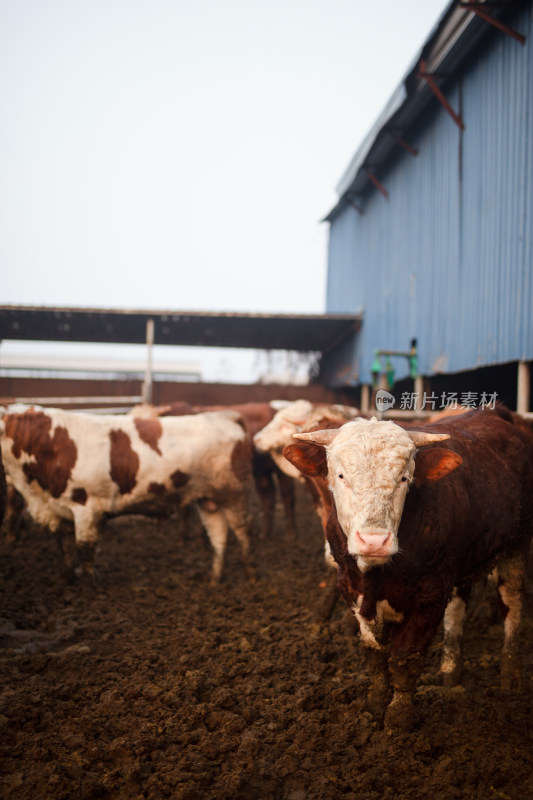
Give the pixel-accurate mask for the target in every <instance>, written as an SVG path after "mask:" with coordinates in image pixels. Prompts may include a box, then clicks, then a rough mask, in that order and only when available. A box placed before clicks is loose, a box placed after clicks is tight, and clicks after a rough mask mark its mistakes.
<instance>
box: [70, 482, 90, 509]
mask: <svg viewBox="0 0 533 800" xmlns="http://www.w3.org/2000/svg"><path fill="white" fill-rule="evenodd" d="M70 497H71V499H72V502H73V503H79V504H80V506H84V505H85V503H86V502H87V492H86V491H85V489H83V488H82V487H81V486H80V487H78V488H77V489H73V490H72V494H71V495H70Z"/></svg>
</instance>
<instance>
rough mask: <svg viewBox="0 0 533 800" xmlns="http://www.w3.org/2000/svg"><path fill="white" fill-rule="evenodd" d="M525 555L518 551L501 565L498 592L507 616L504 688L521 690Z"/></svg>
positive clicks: (501, 680) (502, 673) (502, 660)
mask: <svg viewBox="0 0 533 800" xmlns="http://www.w3.org/2000/svg"><path fill="white" fill-rule="evenodd" d="M525 571H526V556H525V554H524V553H517V554H515V555H514V556H511V557H510V558H508V559H505V560H504V561H501V562H500V563H499V564H498V593H499V597H500V602H501V607H502V614H503V618H504V623H503V624H504V642H503V649H502V656H501V672H500V683H501V687H502V689H504V690H506V691H509V690H511V689H521V688H522V685H523V672H522V659H521V655H520V642H519V638H520V628H521V623H522V607H523V604H524V576H525Z"/></svg>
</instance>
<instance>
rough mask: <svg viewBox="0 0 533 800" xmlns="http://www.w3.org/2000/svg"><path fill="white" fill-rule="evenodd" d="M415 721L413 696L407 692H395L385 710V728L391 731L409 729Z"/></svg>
mask: <svg viewBox="0 0 533 800" xmlns="http://www.w3.org/2000/svg"><path fill="white" fill-rule="evenodd" d="M416 721H417V713H416V709H415V705H414V702H413V697H412V695H411V694H410V693H407V692H395V693H394V697H393V698H392V700H391V703H390V705H389V707H388V708H387V711H386V712H385V730H386V731H391V732H406V731H410V730H411V728H412V727H413V726H414V725H415V723H416Z"/></svg>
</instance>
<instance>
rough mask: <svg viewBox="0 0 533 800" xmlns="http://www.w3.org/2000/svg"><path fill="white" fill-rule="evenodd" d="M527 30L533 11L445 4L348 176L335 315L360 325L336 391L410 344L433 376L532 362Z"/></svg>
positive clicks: (336, 248)
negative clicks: (356, 316) (385, 354)
mask: <svg viewBox="0 0 533 800" xmlns="http://www.w3.org/2000/svg"><path fill="white" fill-rule="evenodd" d="M532 22H533V8H532V3H531V1H529V2H522V3H515V2H507V3H499V4H492V3H467V2H457V1H456V0H454V2H452V3H450V4H449V5H448V6H447V8H446V9H445V11H444V13H443V15H442V16H441V18H440V19H439V21H438V22H437V24H436V26H435V28H434V29H433V31H432V33H431V34H430V36H429V38H428V40H427V41H426V42H425V43H424V45H423V47H422V49H421V51H420V53H419V54H418V56H417V58H416V59H415V61H414V63H413V65H412V67H411V68H410V70H409V71H408V73H407V74H406V75H405V77H404V79H403V80H402V82H401V84H400V85H399V87H398V89H397V90H396V92H395V93H394V95H393V97H392V98H391V100H390V101H389V103H388V105H387V107H386V108H385V109H384V111H383V112H382V114H381V116H380V118H379V119H378V120H377V122H376V124H375V126H374V128H373V129H372V130H371V131H370V133H369V135H368V136H367V137H366V139H365V141H364V142H363V143H362V145H361V146H360V148H359V149H358V151H357V152H356V154H355V156H354V157H353V159H352V161H351V163H350V164H349V166H348V168H347V169H346V171H345V173H344V175H343V177H342V179H341V181H340V183H339V186H338V187H337V189H338V194H339V200H338V203H337V205H336V206H335V207H334V208H333V209H332V211H331V212H330V213H329V215H328V217H327V218H326V219H327V221H328V222H329V223H330V237H329V264H328V284H327V312H328V313H361V314H362V318H363V322H362V326H361V330H360V331H359V332H358V333H355V334H354V335H353V336H352V337H351V338H349V339H347V340H345V341H344V342H343V344H342V345H341V346H340V347H338V348H337V349H336V350H335V351H334V352H333V353H331V354H330V356H329V357H328V358H326V359H324V363H323V376H324V378H325V379H326V380H327V381H328V382H329V383H330V384H331V385H337V386H360V385H361V384H368V383H370V381H371V368H372V364H373V362H374V360H375V350H383V349H385V350H402V351H407V350H409V346H410V343H411V341H412V340H413V339H416V340H417V347H418V372H419V374H421V375H424V376H433V375H438V374H448V375H449V374H452V373H458V372H463V371H467V370H474V369H477V368H479V367H487V366H490V365H501V364H504V363H506V362H527V361H531V360H532V359H533V319H532V314H531V309H532V307H533V245H532V232H533V225H532V219H533V182H532V172H533V36H532V33H533V31H532ZM394 367H395V370H396V376H397V378H399V379H401V378H403V377H406V376H408V375H409V365H408V362H407V360H406V359H398V358H396V359H394Z"/></svg>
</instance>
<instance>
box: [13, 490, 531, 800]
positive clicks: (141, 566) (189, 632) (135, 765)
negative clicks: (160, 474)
mask: <svg viewBox="0 0 533 800" xmlns="http://www.w3.org/2000/svg"><path fill="white" fill-rule="evenodd" d="M298 509H299V531H298V534H297V536H296V538H292V539H288V538H286V536H285V535H284V532H283V520H282V517H281V514H280V511H279V509H278V517H277V522H276V530H275V533H274V535H273V536H272V538H271V539H269V540H268V541H262V540H260V541H258V540H255V541H254V555H255V561H256V564H257V569H258V579H257V582H256V583H255V584H250V583H249V582H248V581H247V579H246V578H245V577H244V573H243V570H242V565H241V560H240V555H239V550H238V546H237V545H236V543H234V542H233V541H232V542H231V544H230V547H229V552H228V557H227V564H226V569H225V572H224V581H223V583H222V584H221V585H220V586H219V587H217V588H216V589H212V588H210V586H209V580H208V579H209V568H210V561H211V554H210V549H209V545H208V542H207V539H206V537H205V535H204V534H203V532H202V530H201V528H200V526H199V523H198V522H197V520H196V518H195V517H194V516H187V517H185V516H184V517H181V518H174V519H172V520H168V521H165V522H157V521H152V520H147V519H144V518H133V517H124V518H122V519H119V520H115V521H113V522H112V523H110V524H109V525H108V526H107V527H106V529H105V532H104V535H103V538H102V547H101V553H100V556H99V562H98V563H99V568H100V585H99V587H98V588H97V589H96V591H94V592H90V591H82V590H80V589H78V588H77V587H72V586H68V585H67V584H66V583H65V582H64V580H63V578H62V577H61V559H60V556H59V553H58V550H57V547H56V543H55V541H54V540H53V538H52V537H51V536H50V535H48V534H47V533H46V532H43V531H39V530H27V531H25V532H24V533H23V535H22V538H21V540H20V541H19V542H18V543H16V544H6V543H2V545H1V546H0V601H1V605H0V618H1V619H0V680H1V695H0V739H1V748H0V797H1V798H16V800H26V798H27V799H28V800H30V798H31V800H40V799H41V798H43V799H44V798H46V800H52V799H54V800H55V799H56V798H57V799H58V800H59V798H61V799H63V798H64V799H65V800H67V798H68V800H70V799H71V798H76V800H89V798H110V799H113V800H115V799H116V800H118V799H119V798H120V800H129V798H132V799H133V798H150V800H158V799H159V798H175V799H176V800H178V799H179V800H185V799H187V800H196V798H202V800H225V799H226V798H227V799H228V800H229V798H235V799H237V798H243V800H244V799H246V800H270V798H273V799H274V798H275V799H276V800H318V799H319V798H320V800H326V799H329V798H332V799H333V798H341V797H342V798H350V800H365V799H366V798H369V799H370V798H380V799H381V798H383V799H386V798H397V800H402V798H409V799H410V800H411V799H412V800H415V799H418V798H419V799H420V800H428V798H431V800H449V799H450V800H451V799H452V798H474V799H475V800H478V798H479V800H481V798H484V800H486V799H488V800H490V799H491V798H503V800H505V799H506V798H511V799H513V798H517V799H518V798H521V799H522V800H525V799H526V798H533V777H532V776H533V748H532V743H533V724H532V723H533V720H532V717H531V708H532V701H533V680H532V679H533V635H532V634H533V625H532V619H533V599H532V591H533V587H532V583H533V582H532V581H531V571H530V577H529V583H528V622H527V625H526V630H525V634H526V645H525V666H526V689H525V692H524V693H523V694H522V695H506V694H504V693H502V692H501V691H500V690H499V688H498V659H499V646H500V642H501V634H502V629H501V625H498V624H494V622H493V620H492V618H491V616H490V608H489V607H487V608H483V607H481V609H480V610H478V612H477V618H476V619H471V620H470V621H469V625H468V629H467V635H466V646H465V657H466V664H465V672H464V679H463V686H462V687H461V688H457V689H454V690H451V691H445V690H443V689H442V688H439V687H438V686H436V685H434V683H433V680H434V678H433V672H432V671H433V670H434V669H435V667H436V664H437V660H438V654H439V648H440V637H437V639H436V641H435V643H434V647H433V650H432V653H431V654H430V657H429V659H428V665H427V671H426V672H425V673H424V675H423V676H422V680H421V681H420V685H419V689H418V693H417V703H418V709H419V711H420V722H419V724H418V726H417V727H416V728H415V729H414V730H413V731H412V732H411V733H409V734H400V735H394V736H389V735H387V733H386V732H385V731H383V730H381V729H380V727H379V725H377V724H376V723H375V722H374V721H373V719H372V717H371V716H370V714H369V713H367V710H366V706H365V690H366V686H367V678H366V676H365V672H364V667H363V659H362V655H361V652H360V649H359V646H358V644H357V642H356V641H355V640H354V639H353V637H351V636H350V635H349V633H348V632H347V625H346V620H345V617H344V612H345V609H344V606H342V605H339V606H338V607H337V609H336V611H335V615H334V618H333V621H332V623H331V624H330V625H329V626H326V627H324V628H321V626H320V625H319V624H318V623H317V618H316V606H317V603H318V602H319V600H320V598H321V596H322V595H323V593H324V591H325V590H324V589H323V588H321V586H320V584H321V582H322V581H323V579H324V577H325V574H324V573H325V570H324V567H323V561H322V541H321V532H320V528H319V525H318V521H317V520H316V519H315V516H314V514H313V511H312V510H311V507H310V504H309V503H308V501H307V498H306V496H305V495H304V494H303V492H299V494H298Z"/></svg>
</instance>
